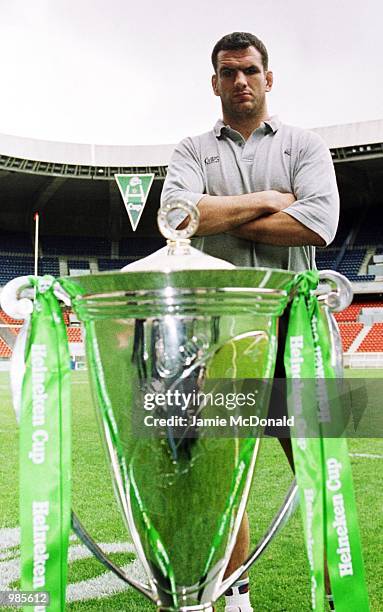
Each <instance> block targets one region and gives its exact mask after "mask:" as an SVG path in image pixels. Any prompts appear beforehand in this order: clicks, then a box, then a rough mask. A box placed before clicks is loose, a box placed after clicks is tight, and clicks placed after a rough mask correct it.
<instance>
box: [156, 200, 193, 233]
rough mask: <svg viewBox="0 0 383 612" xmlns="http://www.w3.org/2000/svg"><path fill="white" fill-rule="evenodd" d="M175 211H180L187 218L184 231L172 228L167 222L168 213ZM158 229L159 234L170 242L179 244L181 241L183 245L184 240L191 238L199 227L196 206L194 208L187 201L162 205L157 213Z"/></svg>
mask: <svg viewBox="0 0 383 612" xmlns="http://www.w3.org/2000/svg"><path fill="white" fill-rule="evenodd" d="M176 210H181V211H183V212H185V213H187V215H188V217H189V221H188V224H187V226H186V227H185V228H184V229H180V230H179V229H176V228H175V227H172V226H171V225H170V222H169V213H170V212H174V211H176ZM157 222H158V227H159V229H160V232H161V234H162V235H163V236H164V238H166V239H167V240H170V241H171V242H179V241H182V242H183V243H184V241H185V240H189V239H190V237H191V236H193V235H194V234H195V232H196V231H197V228H198V225H199V210H198V208H197V206H195V205H194V204H193V203H192V202H190V201H189V200H183V201H181V202H169V203H168V204H164V206H161V208H160V209H159V211H158V216H157Z"/></svg>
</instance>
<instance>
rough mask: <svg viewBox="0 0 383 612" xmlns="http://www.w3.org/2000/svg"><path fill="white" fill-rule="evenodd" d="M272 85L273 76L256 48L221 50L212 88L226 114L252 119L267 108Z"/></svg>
mask: <svg viewBox="0 0 383 612" xmlns="http://www.w3.org/2000/svg"><path fill="white" fill-rule="evenodd" d="M272 84H273V73H272V72H270V71H269V70H268V71H266V72H265V70H264V68H263V65H262V56H261V54H260V52H259V51H258V50H257V49H255V47H247V48H246V49H237V50H235V51H220V52H219V53H218V57H217V72H216V74H214V75H213V78H212V85H213V90H214V93H215V95H216V96H219V97H220V98H221V103H222V109H223V112H224V115H225V114H226V115H228V116H232V117H233V116H234V117H239V116H246V115H247V116H253V115H258V114H259V113H260V112H262V111H263V109H264V108H265V96H266V92H267V91H270V89H271V87H272Z"/></svg>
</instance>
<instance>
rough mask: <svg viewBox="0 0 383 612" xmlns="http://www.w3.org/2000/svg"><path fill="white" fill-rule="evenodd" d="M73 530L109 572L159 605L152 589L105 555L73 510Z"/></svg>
mask: <svg viewBox="0 0 383 612" xmlns="http://www.w3.org/2000/svg"><path fill="white" fill-rule="evenodd" d="M72 529H73V531H74V532H75V534H76V535H77V536H78V537H79V538H80V540H81V541H82V543H83V544H85V546H86V547H87V549H88V550H89V551H90V552H91V553H92V554H93V555H94V556H95V557H96V559H98V560H99V561H100V562H101V563H102V564H103V565H104V566H105V567H106V568H107V569H108V570H110V571H112V572H113V573H114V574H115V575H116V576H118V577H119V578H121V580H123V581H124V582H126V583H127V584H129V585H130V586H132V587H134V588H135V589H137V591H139V592H140V593H141V594H142V595H145V597H147V598H148V599H150V601H152V602H153V603H157V600H156V598H155V597H154V596H153V593H152V591H151V589H150V587H149V586H148V585H146V584H143V583H142V582H139V581H138V580H134V578H129V576H128V575H127V574H125V572H123V571H122V570H121V569H120V568H119V567H118V565H116V564H115V563H113V561H111V560H110V559H108V558H107V556H106V555H105V554H104V552H103V550H102V549H101V548H100V546H98V544H96V542H95V541H94V540H93V538H92V537H91V536H90V535H89V533H88V532H87V530H86V529H85V527H84V526H83V524H82V523H81V521H80V519H79V518H78V516H77V515H76V514H75V512H74V511H73V510H72Z"/></svg>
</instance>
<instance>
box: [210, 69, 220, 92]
mask: <svg viewBox="0 0 383 612" xmlns="http://www.w3.org/2000/svg"><path fill="white" fill-rule="evenodd" d="M211 85H212V87H213V91H214V95H215V96H219V92H218V85H217V75H216V74H213V76H212V77H211Z"/></svg>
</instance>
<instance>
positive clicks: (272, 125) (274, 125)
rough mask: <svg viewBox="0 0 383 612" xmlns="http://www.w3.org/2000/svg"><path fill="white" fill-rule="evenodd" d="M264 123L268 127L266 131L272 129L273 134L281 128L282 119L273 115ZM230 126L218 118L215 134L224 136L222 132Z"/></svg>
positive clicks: (214, 129)
mask: <svg viewBox="0 0 383 612" xmlns="http://www.w3.org/2000/svg"><path fill="white" fill-rule="evenodd" d="M263 125H264V126H265V128H266V129H265V133H267V132H269V131H271V132H273V134H275V133H276V132H277V131H278V130H279V128H280V127H281V121H280V120H279V119H278V117H277V116H276V115H274V116H273V117H270V119H267V120H266V121H264V122H263ZM228 128H230V126H229V125H226V124H225V123H224V122H223V121H222V119H218V121H217V123H216V124H215V126H214V128H213V132H214V134H215V136H216V137H217V138H219V137H220V136H222V134H223V133H224V132H225V130H227V129H228Z"/></svg>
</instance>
